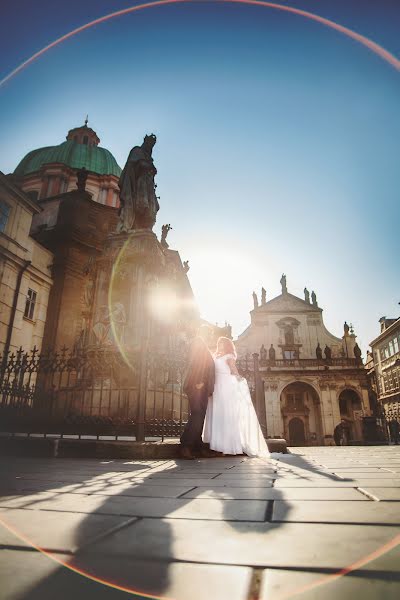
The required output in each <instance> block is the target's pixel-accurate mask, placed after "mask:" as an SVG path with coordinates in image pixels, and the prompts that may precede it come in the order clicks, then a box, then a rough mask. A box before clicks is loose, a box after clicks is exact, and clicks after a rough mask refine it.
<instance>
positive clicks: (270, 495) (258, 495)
mask: <svg viewBox="0 0 400 600" xmlns="http://www.w3.org/2000/svg"><path fill="white" fill-rule="evenodd" d="M183 497H184V498H232V499H234V500H324V501H325V500H355V501H358V500H359V501H364V500H365V501H367V502H368V498H367V497H366V496H365V495H364V494H362V493H361V492H359V491H358V490H355V489H352V488H318V489H315V488H282V489H277V488H248V487H246V488H240V487H233V486H232V487H206V486H205V487H197V488H194V489H193V490H191V491H189V492H187V493H186V494H184V496H183Z"/></svg>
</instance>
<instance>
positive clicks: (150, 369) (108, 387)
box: [0, 348, 188, 440]
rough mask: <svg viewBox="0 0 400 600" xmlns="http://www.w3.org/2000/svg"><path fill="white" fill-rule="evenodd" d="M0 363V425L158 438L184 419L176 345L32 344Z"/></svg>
mask: <svg viewBox="0 0 400 600" xmlns="http://www.w3.org/2000/svg"><path fill="white" fill-rule="evenodd" d="M0 364H1V378H0V419H1V423H0V429H1V430H2V431H7V432H11V433H13V432H14V433H17V432H18V433H28V434H33V433H43V434H46V435H48V434H58V435H61V436H63V435H67V434H71V435H78V436H81V435H95V436H97V437H99V436H100V435H109V436H115V437H116V438H117V437H118V436H132V437H135V438H136V439H137V440H144V439H145V438H146V437H152V436H153V437H161V438H162V439H163V438H164V437H175V436H179V435H180V433H181V431H182V429H183V426H184V424H185V423H186V421H187V416H188V403H187V398H186V396H185V394H184V393H183V385H182V384H183V379H184V373H185V368H186V359H185V356H184V355H183V354H179V353H177V352H169V353H168V354H166V353H160V352H151V353H150V352H149V353H147V354H145V353H143V352H140V353H139V352H129V353H127V354H126V355H124V356H122V355H121V354H120V353H119V352H118V351H117V350H114V349H112V348H96V349H92V350H91V349H86V350H85V351H80V352H69V351H68V349H67V348H63V349H62V350H61V351H60V352H53V351H47V352H44V353H40V352H39V351H38V350H37V348H34V349H33V350H32V351H31V352H24V351H23V350H22V349H20V350H19V351H17V352H16V353H15V354H10V355H8V356H5V357H1V359H0Z"/></svg>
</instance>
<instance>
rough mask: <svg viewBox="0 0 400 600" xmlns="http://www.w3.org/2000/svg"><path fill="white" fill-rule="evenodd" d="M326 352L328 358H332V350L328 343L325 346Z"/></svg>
mask: <svg viewBox="0 0 400 600" xmlns="http://www.w3.org/2000/svg"><path fill="white" fill-rule="evenodd" d="M324 354H325V358H326V360H331V359H332V350H331V349H330V348H329V346H328V345H326V346H325V349H324Z"/></svg>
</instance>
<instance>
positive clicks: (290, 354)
mask: <svg viewBox="0 0 400 600" xmlns="http://www.w3.org/2000/svg"><path fill="white" fill-rule="evenodd" d="M283 358H284V359H285V360H293V359H295V358H296V350H284V351H283Z"/></svg>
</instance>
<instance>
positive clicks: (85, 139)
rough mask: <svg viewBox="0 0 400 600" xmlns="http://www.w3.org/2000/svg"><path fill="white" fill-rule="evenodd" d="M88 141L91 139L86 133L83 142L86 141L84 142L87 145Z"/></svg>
mask: <svg viewBox="0 0 400 600" xmlns="http://www.w3.org/2000/svg"><path fill="white" fill-rule="evenodd" d="M88 141H89V138H88V136H87V135H84V136H83V143H84V144H86V146H87V144H88Z"/></svg>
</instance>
